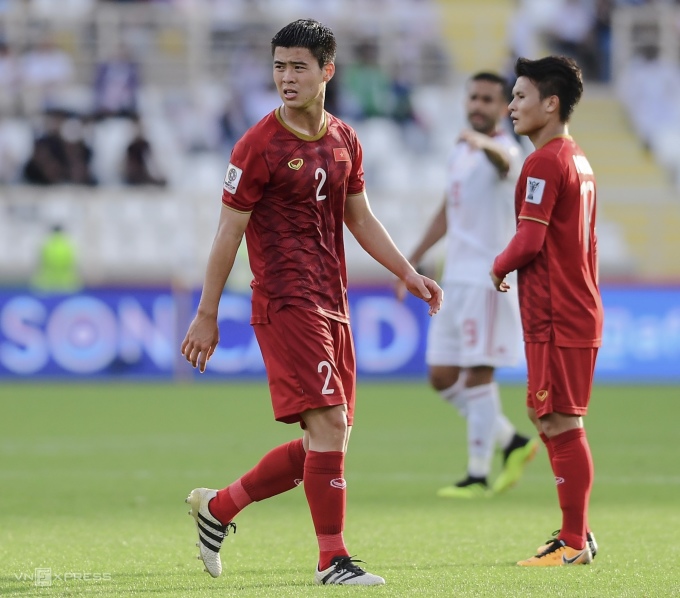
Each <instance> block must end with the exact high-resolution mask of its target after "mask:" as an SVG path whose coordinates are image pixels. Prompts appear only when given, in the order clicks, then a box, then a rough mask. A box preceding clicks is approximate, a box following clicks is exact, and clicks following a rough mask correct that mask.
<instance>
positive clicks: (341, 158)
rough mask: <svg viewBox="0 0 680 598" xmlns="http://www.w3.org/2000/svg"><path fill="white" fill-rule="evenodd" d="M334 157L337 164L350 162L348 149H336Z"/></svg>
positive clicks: (334, 149)
mask: <svg viewBox="0 0 680 598" xmlns="http://www.w3.org/2000/svg"><path fill="white" fill-rule="evenodd" d="M333 157H334V158H335V161H336V162H349V152H348V151H347V148H346V147H334V148H333Z"/></svg>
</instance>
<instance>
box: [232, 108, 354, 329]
mask: <svg viewBox="0 0 680 598" xmlns="http://www.w3.org/2000/svg"><path fill="white" fill-rule="evenodd" d="M279 110H280V109H278V108H277V109H276V110H275V111H274V112H272V113H270V114H269V115H267V116H265V117H264V118H263V119H262V120H261V121H260V122H259V123H257V124H256V125H255V126H253V127H252V128H251V129H249V130H248V131H247V132H246V133H245V135H244V136H243V137H242V138H241V139H240V140H239V142H238V143H237V144H236V146H235V147H234V150H233V152H232V154H231V161H230V163H229V167H228V168H227V176H226V178H225V181H224V191H223V193H222V202H223V203H224V205H226V206H228V207H229V208H232V209H234V210H237V211H239V212H251V217H250V221H249V222H248V226H247V228H246V232H245V237H246V243H247V246H248V255H249V259H250V268H251V270H252V272H253V277H254V278H253V281H252V283H251V287H252V288H253V319H252V320H251V321H252V323H254V324H257V323H264V322H266V319H265V320H262V319H260V318H263V317H266V316H265V315H264V314H258V313H257V309H256V306H257V305H258V302H260V303H261V301H262V300H263V299H264V300H268V301H269V304H270V305H271V306H272V307H273V308H274V309H280V308H281V307H283V306H284V305H298V306H301V307H307V308H310V309H315V310H318V311H321V312H322V313H324V314H325V315H327V316H328V317H330V318H334V319H336V320H340V321H342V322H347V321H348V314H349V311H348V306H347V271H346V266H345V248H344V239H343V235H344V232H343V223H344V214H345V199H346V197H347V195H354V194H358V193H361V192H362V191H363V190H364V171H363V166H362V149H361V144H360V143H359V140H358V139H357V136H356V133H355V132H354V130H353V129H352V128H351V127H350V126H349V125H347V124H345V123H344V122H342V121H341V120H340V119H338V118H335V117H334V116H332V115H331V114H328V113H327V112H326V113H325V119H326V122H325V124H324V126H323V128H322V129H321V131H320V132H319V134H318V135H316V136H314V137H310V136H308V135H304V134H302V133H298V132H297V131H294V130H293V129H291V128H290V127H288V126H287V125H286V124H285V123H284V122H283V120H282V119H281V116H280V114H279Z"/></svg>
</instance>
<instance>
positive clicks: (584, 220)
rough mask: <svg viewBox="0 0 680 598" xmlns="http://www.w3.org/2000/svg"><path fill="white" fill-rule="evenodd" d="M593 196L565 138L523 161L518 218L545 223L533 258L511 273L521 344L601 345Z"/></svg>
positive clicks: (587, 172)
mask: <svg viewBox="0 0 680 598" xmlns="http://www.w3.org/2000/svg"><path fill="white" fill-rule="evenodd" d="M595 195H596V193H595V177H594V176H593V170H592V168H591V167H590V164H589V163H588V160H587V159H586V157H585V155H584V154H583V152H582V151H581V148H579V146H578V145H576V143H575V142H574V140H573V139H572V138H571V137H569V136H559V137H556V138H555V139H551V140H550V141H549V142H548V143H546V144H545V145H544V146H543V147H541V148H540V149H538V150H536V151H535V152H534V153H532V154H531V155H529V157H528V158H527V159H526V161H525V162H524V167H523V168H522V173H521V175H520V177H519V180H518V181H517V187H516V190H515V211H516V214H517V218H519V219H522V218H526V219H530V220H536V221H538V222H542V223H544V224H546V225H547V226H548V229H547V232H546V238H545V243H544V244H543V247H542V248H541V250H540V251H539V253H538V255H537V256H536V257H535V258H534V259H533V260H531V261H530V262H529V263H528V264H526V265H525V266H524V267H522V268H520V269H519V270H518V272H517V275H518V278H517V282H518V291H519V301H520V309H521V314H522V325H523V328H524V339H525V341H526V342H547V341H552V342H554V343H555V344H556V345H558V346H561V347H599V346H600V344H601V339H602V321H603V311H602V300H601V298H600V291H599V288H598V280H597V278H598V273H597V239H596V237H595V214H596V206H595Z"/></svg>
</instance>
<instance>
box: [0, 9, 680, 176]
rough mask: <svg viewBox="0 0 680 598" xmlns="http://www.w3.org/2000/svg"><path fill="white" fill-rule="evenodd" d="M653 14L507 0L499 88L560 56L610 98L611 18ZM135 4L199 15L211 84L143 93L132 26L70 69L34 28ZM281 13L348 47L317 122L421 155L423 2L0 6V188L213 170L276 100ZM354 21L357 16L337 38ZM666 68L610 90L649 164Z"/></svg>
mask: <svg viewBox="0 0 680 598" xmlns="http://www.w3.org/2000/svg"><path fill="white" fill-rule="evenodd" d="M508 1H509V2H510V1H512V0H508ZM660 3H662V4H669V5H672V4H678V5H680V0H678V2H674V1H673V0H647V1H645V0H514V4H515V10H514V13H513V17H512V18H511V20H510V22H509V23H508V54H509V57H510V60H509V61H508V64H507V75H508V78H509V79H510V78H511V77H512V75H511V66H512V64H513V63H514V59H515V58H516V57H517V56H527V57H531V58H535V57H538V56H540V55H541V54H544V53H545V52H550V53H559V54H566V55H570V56H573V57H574V58H575V59H576V60H577V61H578V62H579V64H580V65H581V66H582V68H583V69H584V74H585V76H586V77H587V78H588V79H589V80H590V81H594V82H599V83H602V84H605V85H609V84H611V83H612V81H613V76H612V57H611V54H612V31H611V26H612V13H613V11H614V10H616V9H617V8H619V7H622V6H627V5H643V4H660ZM133 4H137V5H162V6H163V7H164V10H166V11H167V10H173V11H176V12H179V13H180V14H185V15H190V16H191V15H194V16H195V14H197V13H199V12H200V13H202V14H203V15H205V14H206V13H207V14H209V15H210V22H211V25H210V27H211V30H210V36H211V40H212V41H213V42H214V43H213V45H214V46H215V48H216V50H215V52H216V53H217V52H223V53H225V54H228V57H229V59H228V62H225V63H224V65H223V66H224V69H223V72H219V71H220V69H219V68H213V72H212V73H208V75H209V76H203V77H200V78H198V79H196V80H193V81H191V82H190V83H189V82H187V81H183V82H181V84H179V85H178V84H177V83H176V82H175V83H174V84H167V83H165V84H162V85H157V84H154V82H150V80H151V79H153V77H151V76H150V75H156V73H155V72H154V71H155V68H156V67H155V65H152V66H150V63H149V60H148V56H147V53H148V49H149V48H150V47H151V43H150V42H149V41H148V39H147V40H142V42H140V39H142V38H143V35H145V36H147V37H148V36H152V35H154V28H153V27H147V28H146V29H145V30H144V31H143V35H141V34H140V31H141V29H143V28H141V29H140V27H137V28H135V26H134V24H133V25H130V26H129V28H128V29H126V30H123V32H122V34H121V35H120V36H119V37H120V39H119V40H118V42H117V43H116V44H115V48H112V47H109V50H110V51H108V54H107V55H106V56H105V57H102V56H100V55H99V54H101V53H98V56H97V57H96V60H94V59H93V60H91V61H90V62H83V61H82V60H81V61H80V62H78V60H77V58H78V56H77V52H78V49H77V48H75V47H74V44H71V46H70V47H69V45H68V44H64V43H59V39H58V37H56V36H55V35H54V28H52V27H51V26H50V25H47V24H46V23H48V22H49V19H50V18H51V17H54V16H55V14H56V13H55V11H56V12H58V13H59V14H60V15H62V16H64V15H67V16H68V18H70V19H74V18H77V17H78V15H81V16H83V17H85V16H86V15H88V14H91V13H92V11H93V10H95V9H96V8H98V7H102V6H108V7H115V6H116V5H120V6H121V8H122V5H133ZM284 5H285V12H286V15H288V14H290V12H291V11H295V12H296V13H298V14H307V13H308V14H311V15H313V16H314V17H315V18H320V19H322V20H324V21H325V22H327V23H328V24H329V25H331V26H332V27H334V28H337V31H336V33H338V37H339V38H340V40H341V42H342V43H341V46H342V47H346V48H348V49H347V50H345V51H344V52H342V53H341V55H340V56H339V60H338V69H337V75H336V77H335V78H334V80H333V81H332V82H331V83H330V84H329V86H328V90H327V93H328V97H327V102H326V105H327V109H328V110H329V111H331V112H333V113H335V114H337V115H339V116H341V117H342V118H344V119H346V120H347V121H349V122H350V123H352V124H355V125H357V126H361V123H363V122H367V121H375V120H382V121H387V122H389V123H391V126H393V127H394V128H395V130H397V131H398V132H399V139H400V141H401V143H402V144H403V146H404V148H405V151H410V152H415V153H420V154H422V153H423V152H426V151H427V150H428V148H429V147H431V144H429V142H428V140H429V138H430V136H431V135H432V134H434V133H435V132H436V131H434V129H436V127H437V124H436V122H433V119H432V118H431V115H430V116H429V117H428V115H424V114H423V112H422V111H421V110H420V109H419V106H418V105H417V103H416V102H415V101H414V93H415V91H416V90H417V89H418V88H419V86H423V85H447V84H448V83H450V78H451V71H452V69H451V64H450V60H449V57H448V55H447V51H446V49H445V47H444V46H445V43H444V40H442V38H441V33H440V32H439V23H438V16H437V3H436V2H435V1H434V0H370V1H369V0H324V2H319V1H318V0H288V1H287V2H280V1H275V0H60V1H59V2H54V1H52V0H0V183H4V184H7V183H30V184H38V185H52V184H62V183H68V184H77V185H90V186H94V185H106V184H112V183H113V184H127V185H154V186H164V185H166V184H170V185H173V184H174V182H176V180H177V177H178V176H179V175H178V174H177V169H176V168H175V165H176V164H177V163H178V159H180V158H181V156H182V155H188V154H194V155H195V154H198V153H211V154H212V155H213V156H218V157H219V159H220V160H221V163H224V160H225V159H226V158H227V157H228V155H229V152H230V150H231V147H233V144H234V143H235V141H236V140H237V139H238V138H239V137H240V136H241V135H242V134H243V133H244V132H245V131H246V130H247V128H248V127H250V126H251V125H253V124H254V123H255V122H257V121H258V120H259V119H260V118H261V117H262V116H263V115H264V114H266V113H267V112H268V111H270V110H272V109H273V108H275V107H276V106H277V105H278V104H279V103H280V102H279V98H278V94H277V92H276V89H275V88H274V86H273V83H272V77H271V68H270V66H269V60H270V57H269V55H268V52H269V47H268V42H269V37H268V36H269V35H270V34H271V31H270V29H271V27H264V28H263V27H262V26H257V22H258V18H257V15H258V14H259V15H268V17H269V18H272V17H276V15H277V14H279V13H280V12H281V11H282V10H283V9H282V6H284ZM17 10H24V11H28V12H30V13H31V14H32V15H34V16H35V18H36V20H37V21H38V22H39V26H37V27H36V28H34V30H32V34H31V35H30V36H28V37H27V39H26V40H25V43H17V41H16V36H14V37H13V36H11V35H9V33H10V32H9V31H3V30H2V26H3V24H4V25H5V27H7V24H6V23H3V21H2V19H3V15H5V16H6V15H11V14H12V13H13V11H14V12H16V11H17ZM352 11H356V12H357V14H359V13H361V14H362V18H361V20H358V21H356V22H354V25H353V26H352V27H351V29H349V30H348V29H347V27H346V24H347V19H346V17H347V14H352ZM388 14H389V15H390V19H392V21H393V22H394V23H396V25H395V26H394V27H393V29H391V30H389V35H385V30H384V29H381V28H380V27H378V26H377V25H376V23H378V21H376V20H375V19H380V17H381V16H383V17H384V16H385V15H388ZM46 19H47V20H46ZM244 23H245V24H246V25H244ZM343 27H344V29H343ZM677 35H678V36H680V22H679V23H678V29H677ZM221 40H222V41H224V40H226V41H224V44H225V45H224V47H222V48H221V49H220V43H221ZM109 46H110V44H109ZM81 53H82V50H81ZM83 64H86V65H87V68H86V69H84V68H83ZM679 64H680V58H679V59H677V60H675V62H669V61H666V60H662V59H661V57H660V56H659V51H658V40H657V41H653V42H650V43H649V44H646V45H644V46H642V47H640V48H639V49H638V51H637V53H636V55H635V57H634V59H633V60H631V61H630V62H629V64H627V65H626V68H625V69H624V72H623V73H622V74H621V76H620V77H619V78H618V79H617V81H616V90H617V92H618V93H619V94H620V95H619V97H620V99H621V101H622V103H623V105H624V106H626V108H627V109H628V111H629V113H630V116H631V121H632V124H633V126H634V128H635V131H636V133H637V134H638V135H639V137H640V139H641V141H642V143H643V144H644V146H645V147H647V148H649V149H650V151H653V152H655V153H657V152H658V153H659V155H661V156H662V161H663V156H666V155H670V154H678V152H677V151H676V150H677V148H678V147H680V67H679ZM172 68H173V67H172V65H171V67H170V70H171V71H172ZM216 71H217V72H216ZM460 80H461V81H462V80H463V79H460ZM173 155H175V156H176V159H175V160H174V161H173V158H172V156H173ZM177 157H179V158H177ZM669 160H670V161H671V162H673V164H677V163H678V160H677V157H676V158H675V159H672V158H669ZM673 160H674V161H673ZM674 167H675V166H673V165H672V164H671V165H669V168H674ZM679 168H680V167H679ZM678 180H679V182H680V176H679V178H678Z"/></svg>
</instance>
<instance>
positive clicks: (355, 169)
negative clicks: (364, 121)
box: [347, 134, 366, 195]
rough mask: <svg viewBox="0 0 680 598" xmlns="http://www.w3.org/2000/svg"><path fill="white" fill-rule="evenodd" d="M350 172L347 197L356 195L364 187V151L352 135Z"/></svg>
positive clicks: (357, 139)
mask: <svg viewBox="0 0 680 598" xmlns="http://www.w3.org/2000/svg"><path fill="white" fill-rule="evenodd" d="M352 144H353V148H352V158H353V159H352V170H350V173H349V180H348V182H347V195H358V194H359V193H362V192H363V190H364V188H365V187H366V183H365V181H364V151H363V149H362V147H361V143H360V142H359V138H358V137H357V136H356V134H354V135H352Z"/></svg>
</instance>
